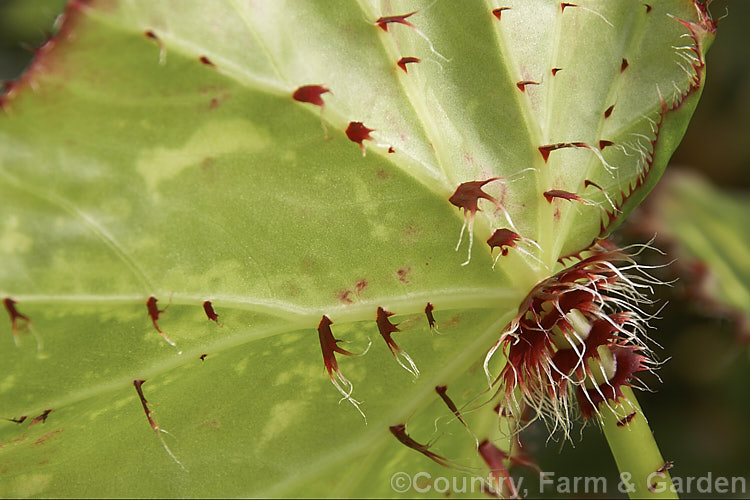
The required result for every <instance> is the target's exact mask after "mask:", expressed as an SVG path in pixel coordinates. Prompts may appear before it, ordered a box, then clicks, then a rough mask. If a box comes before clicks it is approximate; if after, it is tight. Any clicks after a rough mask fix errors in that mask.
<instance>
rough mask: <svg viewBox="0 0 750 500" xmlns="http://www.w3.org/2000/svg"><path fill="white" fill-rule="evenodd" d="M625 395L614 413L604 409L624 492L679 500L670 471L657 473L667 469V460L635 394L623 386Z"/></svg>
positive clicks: (607, 434)
mask: <svg viewBox="0 0 750 500" xmlns="http://www.w3.org/2000/svg"><path fill="white" fill-rule="evenodd" d="M622 393H623V395H624V396H625V398H624V400H623V405H622V406H617V407H613V410H614V413H613V412H611V411H610V410H609V409H608V408H606V407H602V408H600V410H601V415H602V421H601V424H602V429H604V435H605V436H606V437H607V443H609V448H610V449H611V450H612V455H613V456H614V457H615V462H617V468H618V469H620V478H621V481H620V484H619V488H620V491H622V492H623V493H625V492H627V493H628V496H630V498H678V497H677V493H675V492H674V487H673V485H672V479H671V478H670V476H669V472H667V471H664V472H663V473H658V472H657V471H658V470H660V469H663V468H666V467H664V459H663V458H662V456H661V453H660V452H659V448H658V447H657V446H656V441H655V440H654V436H653V434H652V433H651V429H650V428H649V426H648V421H647V420H646V417H645V415H644V414H643V411H642V410H641V407H640V406H639V405H638V401H637V400H636V398H635V395H634V394H633V391H632V390H631V389H630V388H629V387H623V388H622ZM610 404H611V401H610ZM633 412H635V415H634V416H633V417H632V418H630V417H629V416H630V415H631V414H632V413H633ZM626 422H627V423H626ZM618 424H619V425H618Z"/></svg>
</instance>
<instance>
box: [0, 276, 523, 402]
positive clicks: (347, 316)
mask: <svg viewBox="0 0 750 500" xmlns="http://www.w3.org/2000/svg"><path fill="white" fill-rule="evenodd" d="M480 292H481V293H480ZM492 292H495V294H494V295H493V294H492ZM497 292H498V290H485V289H473V293H472V290H451V291H447V290H443V291H439V292H423V293H422V294H419V295H409V296H402V297H388V298H384V299H383V300H375V299H373V300H368V301H363V302H362V303H358V304H353V305H349V306H333V307H330V308H309V309H300V310H298V311H296V314H295V315H294V316H292V315H291V314H289V313H288V312H287V313H286V314H276V316H277V317H279V318H280V319H281V320H283V324H278V325H271V326H264V327H257V328H251V329H246V330H243V332H242V333H237V334H234V335H229V336H225V337H222V338H220V339H217V340H214V341H212V342H210V343H207V344H202V345H200V346H197V347H194V348H191V349H187V350H185V351H181V354H176V352H175V355H174V356H168V357H163V358H159V359H158V360H156V361H155V362H154V363H153V364H151V365H150V366H148V367H144V368H140V369H137V370H134V371H133V372H131V373H129V374H128V375H125V376H122V377H118V378H116V379H113V380H110V381H107V382H105V383H102V384H99V385H95V386H92V387H88V388H86V389H83V390H80V391H78V392H73V393H68V394H66V395H65V397H62V398H59V399H56V400H51V401H50V400H47V401H44V402H40V401H37V402H36V403H35V406H34V407H33V408H18V409H15V413H18V414H19V415H20V414H29V415H30V414H33V413H34V412H38V411H43V410H44V409H45V408H61V407H63V406H66V405H70V404H74V403H77V402H80V401H82V400H85V399H89V398H92V397H96V396H98V395H101V394H104V393H106V392H110V391H114V390H119V389H121V388H123V387H126V386H128V385H131V384H132V383H133V380H134V379H137V378H143V379H150V378H155V377H158V376H160V375H163V374H165V373H167V372H169V371H171V370H173V369H176V368H179V367H181V366H184V365H186V364H188V363H192V362H194V361H195V359H197V358H198V357H199V356H200V355H201V354H202V353H204V352H206V351H210V352H211V353H212V354H218V353H221V352H223V351H226V350H229V349H233V348H236V347H238V346H242V345H245V344H248V343H250V342H253V341H257V340H262V339H268V338H270V337H274V336H276V335H283V334H286V333H292V332H296V331H300V330H310V331H313V332H314V331H315V329H316V327H317V324H318V322H319V321H320V318H321V316H322V314H326V315H329V316H330V317H331V318H334V321H335V325H336V326H342V325H345V324H351V323H356V322H362V321H373V322H374V321H375V312H376V310H377V308H378V306H382V305H384V304H388V307H390V308H392V309H393V310H394V312H396V313H397V316H396V317H398V316H409V315H416V314H422V315H424V308H425V306H426V303H427V300H426V299H427V298H428V297H431V298H433V300H435V302H436V303H438V304H440V308H439V309H436V312H447V311H466V310H480V309H484V310H496V311H497V312H498V316H499V318H500V319H498V320H497V328H496V329H495V330H493V331H494V332H495V333H496V334H497V333H498V332H499V331H500V330H501V328H502V327H503V326H504V323H505V322H506V321H507V319H506V318H509V317H510V316H511V315H512V314H514V313H515V309H514V308H512V307H508V304H510V303H514V304H515V303H518V301H519V300H520V298H519V297H518V295H517V294H513V295H511V294H510V293H497ZM0 295H2V294H1V293H0ZM13 298H14V299H15V300H17V301H18V303H19V304H27V305H30V304H66V305H70V304H82V305H83V304H85V305H86V306H87V307H90V306H91V305H113V306H115V305H118V306H119V305H123V304H130V305H134V304H138V305H141V304H142V305H143V317H144V321H146V320H147V314H146V306H145V301H146V299H147V297H144V296H142V295H57V296H55V295H17V296H14V297H13ZM215 299H216V303H217V304H220V305H221V308H222V309H224V310H226V309H238V310H243V311H248V310H249V311H255V312H264V313H268V312H269V311H270V310H276V312H277V313H278V312H279V311H280V310H279V309H274V308H272V307H270V304H268V303H263V302H261V301H257V300H255V301H253V300H250V299H249V298H242V300H239V299H240V298H239V297H233V298H229V297H215ZM203 300H205V297H202V296H201V297H198V296H189V295H183V294H175V295H173V296H172V304H173V305H186V306H195V307H200V306H201V304H202V302H203ZM504 302H507V303H504ZM288 305H289V306H292V305H291V304H288ZM295 307H296V306H295ZM425 322H426V319H425ZM500 323H502V324H500ZM438 326H439V325H438ZM155 334H156V333H155ZM484 336H486V333H485V334H484ZM484 336H482V337H480V338H483V337H484ZM474 344H476V342H474ZM474 344H472V345H474ZM483 345H484V347H485V349H486V348H487V344H483ZM179 347H180V345H179V342H178V348H179ZM462 356H464V355H463V354H462ZM321 366H322V362H321ZM441 373H443V372H442V371H441ZM6 410H7V409H6Z"/></svg>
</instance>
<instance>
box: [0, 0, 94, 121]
mask: <svg viewBox="0 0 750 500" xmlns="http://www.w3.org/2000/svg"><path fill="white" fill-rule="evenodd" d="M92 1H93V0H71V1H69V2H68V3H67V4H66V6H65V10H64V11H63V13H62V14H60V16H59V17H58V21H57V22H56V24H57V26H59V27H58V30H57V33H55V34H54V35H52V36H49V37H48V38H47V39H46V40H45V41H44V42H43V43H42V45H41V46H39V47H38V48H37V49H35V50H34V58H33V59H32V61H31V63H30V64H29V65H28V66H27V67H26V70H25V71H24V73H23V74H22V75H21V76H20V77H19V78H18V79H16V80H15V81H12V82H6V83H5V85H4V88H3V89H2V91H0V109H1V110H3V111H6V112H8V111H9V110H10V102H11V101H12V100H13V99H14V98H15V97H16V96H17V95H18V93H19V92H20V91H21V90H22V89H27V88H29V87H30V85H31V82H32V81H33V80H34V78H35V77H36V76H38V75H40V74H43V73H50V72H51V71H53V70H54V69H55V67H56V66H57V65H59V63H60V60H61V58H60V57H51V54H52V53H53V52H55V51H57V50H58V49H59V48H60V47H61V46H62V45H63V44H64V43H65V42H68V40H69V39H70V37H71V33H72V32H73V31H74V30H75V28H76V26H77V25H78V23H79V22H80V21H81V20H82V19H83V18H84V11H85V10H86V9H87V8H89V6H90V4H91V3H92Z"/></svg>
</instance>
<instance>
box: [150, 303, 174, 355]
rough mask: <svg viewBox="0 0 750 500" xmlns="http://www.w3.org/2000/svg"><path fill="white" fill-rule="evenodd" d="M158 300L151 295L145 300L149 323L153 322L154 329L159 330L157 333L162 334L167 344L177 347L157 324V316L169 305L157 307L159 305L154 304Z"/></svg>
mask: <svg viewBox="0 0 750 500" xmlns="http://www.w3.org/2000/svg"><path fill="white" fill-rule="evenodd" d="M158 301H159V300H158V299H157V298H156V297H154V296H153V295H152V296H151V297H149V298H148V301H146V308H147V309H148V315H149V317H150V318H151V323H153V325H154V328H156V331H157V332H159V335H161V336H162V338H163V339H164V340H165V341H166V342H167V344H169V345H171V346H172V347H177V345H176V344H175V343H174V342H172V340H170V338H169V337H167V334H166V333H164V332H163V331H162V330H161V328H159V324H158V323H157V321H158V320H159V316H160V315H161V313H163V312H164V311H166V310H167V307H169V306H167V307H165V308H164V309H159V307H158V306H157V305H156V303H157V302H158Z"/></svg>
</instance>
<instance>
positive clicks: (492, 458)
mask: <svg viewBox="0 0 750 500" xmlns="http://www.w3.org/2000/svg"><path fill="white" fill-rule="evenodd" d="M477 451H479V454H480V455H481V456H482V460H484V463H486V464H487V467H489V468H490V475H491V476H492V478H493V479H494V480H495V484H493V487H494V488H495V493H497V494H499V493H500V492H501V491H502V485H501V484H502V483H503V482H505V485H506V486H507V487H508V493H509V494H510V498H518V492H517V491H516V487H515V484H514V483H513V480H512V479H511V477H510V475H509V474H508V470H507V469H506V468H505V464H504V463H503V462H504V461H505V460H507V459H508V454H507V453H505V452H504V451H502V450H501V449H499V448H498V447H497V446H495V445H494V444H492V443H490V442H489V441H488V440H486V439H485V440H484V441H482V442H481V443H480V444H479V447H478V448H477Z"/></svg>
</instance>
